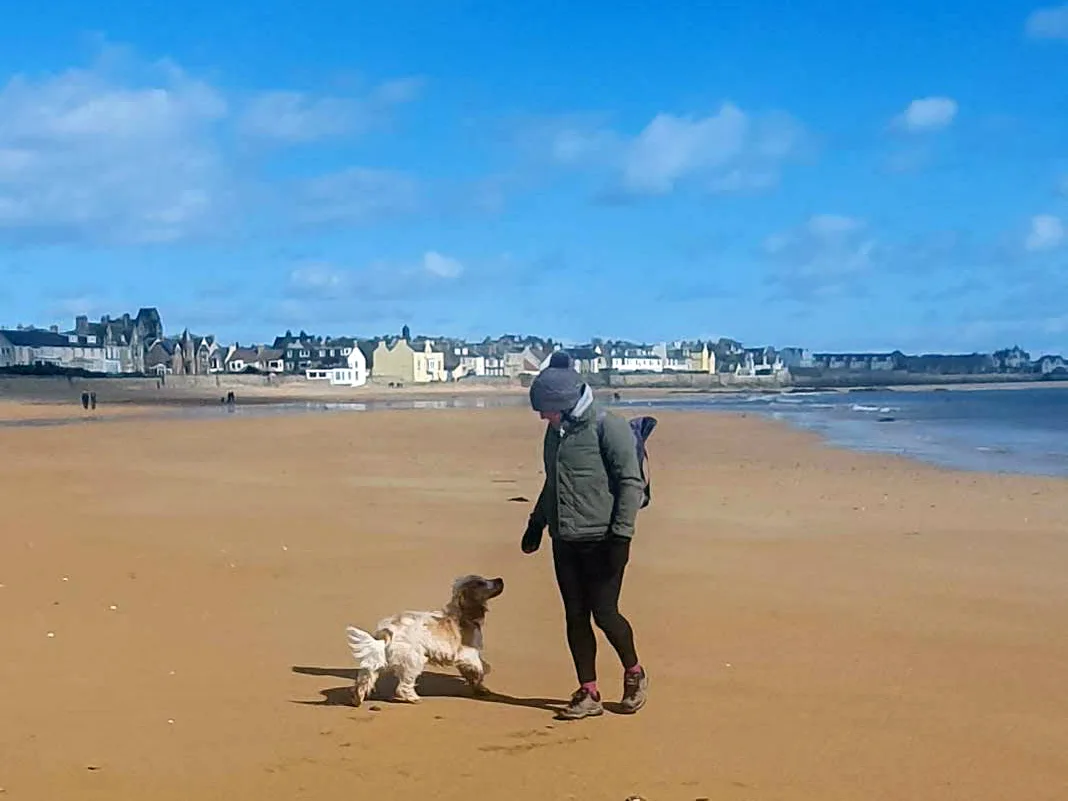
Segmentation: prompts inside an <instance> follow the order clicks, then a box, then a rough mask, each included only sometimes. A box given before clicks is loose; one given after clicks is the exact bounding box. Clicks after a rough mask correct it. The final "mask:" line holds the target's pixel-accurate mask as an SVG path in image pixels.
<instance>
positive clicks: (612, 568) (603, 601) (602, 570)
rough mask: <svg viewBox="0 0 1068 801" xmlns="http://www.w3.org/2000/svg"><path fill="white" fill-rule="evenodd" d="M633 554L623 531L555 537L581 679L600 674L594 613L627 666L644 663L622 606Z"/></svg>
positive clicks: (555, 559) (557, 564)
mask: <svg viewBox="0 0 1068 801" xmlns="http://www.w3.org/2000/svg"><path fill="white" fill-rule="evenodd" d="M629 558H630V540H629V539H626V538H622V537H613V538H610V539H607V540H597V541H594V542H567V541H561V540H554V541H553V566H554V568H555V570H556V583H557V584H558V585H559V587H560V595H561V597H562V598H563V600H564V614H565V615H566V618H567V644H568V647H569V648H570V649H571V657H572V659H574V660H575V672H576V673H577V674H578V680H579V683H580V684H586V683H588V682H593V681H596V680H597V638H596V637H595V636H594V633H593V626H591V625H590V616H591V615H592V616H593V620H594V622H595V623H596V624H597V627H598V628H599V629H601V631H603V632H604V633H605V636H606V637H607V638H608V642H610V643H611V644H612V647H613V648H615V650H616V653H617V654H619V661H620V662H622V663H623V668H624V669H625V670H626V669H629V668H632V667H634V666H635V665H637V664H638V655H637V653H635V650H634V632H633V631H632V630H631V627H630V623H629V622H628V621H627V619H626V618H625V617H623V615H622V614H620V612H619V606H618V604H619V591H620V590H621V589H622V586H623V571H624V569H625V568H626V566H627V560H628V559H629Z"/></svg>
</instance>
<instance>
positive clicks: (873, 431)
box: [0, 386, 1068, 480]
mask: <svg viewBox="0 0 1068 801" xmlns="http://www.w3.org/2000/svg"><path fill="white" fill-rule="evenodd" d="M1013 388H1014V389H1015V388H1016V387H1015V386H1014V387H1013ZM1064 388H1066V389H1068V387H1064ZM986 389H989V390H991V391H996V390H997V389H999V388H998V387H987V388H986ZM928 390H929V388H928V387H920V388H917V389H915V390H908V392H909V393H913V392H924V391H928ZM597 394H598V395H600V396H601V397H602V400H603V401H605V402H606V405H607V406H609V407H611V408H615V409H617V410H618V411H620V412H622V413H624V414H626V411H625V410H627V409H649V410H656V411H660V412H661V413H668V414H674V413H678V412H687V413H691V412H692V413H696V414H699V415H708V414H710V413H711V414H713V415H726V416H732V417H737V418H740V419H741V418H747V417H758V418H760V419H762V420H764V421H766V422H769V423H771V424H773V425H774V426H776V427H781V428H780V430H781V431H791V432H796V433H802V434H805V435H808V436H812V437H815V438H816V440H818V441H819V442H820V443H822V444H823V445H825V446H827V447H831V448H834V449H837V450H841V451H845V452H849V453H859V454H870V455H875V456H885V457H890V458H895V459H905V460H907V461H908V462H910V463H912V464H915V465H924V466H929V467H936V468H939V469H944V470H950V471H957V472H959V473H961V474H964V475H976V474H986V475H994V476H1005V475H1023V476H1033V477H1037V478H1049V479H1053V480H1062V479H1065V478H1068V474H1066V473H1065V471H1064V470H1063V468H1059V467H1058V468H1057V469H1052V468H1049V467H1044V468H1041V467H1039V466H1036V465H1035V464H1033V463H1032V464H1029V465H1028V464H1026V460H1024V459H1023V457H1022V456H1019V457H1018V458H1017V459H1016V461H1015V462H1014V461H1012V460H1011V459H1009V460H1008V461H1006V459H1005V457H1006V452H1004V451H998V450H997V449H994V448H988V447H983V446H976V447H975V448H974V450H975V451H976V453H971V456H970V458H968V453H969V452H967V451H958V452H957V454H956V456H955V457H954V456H953V454H952V453H949V452H948V451H942V452H939V451H938V450H937V449H935V450H931V449H930V448H928V449H926V450H924V449H922V448H919V447H908V446H903V445H901V443H900V442H894V441H893V440H892V439H891V440H887V439H885V437H882V438H881V436H882V434H883V433H884V431H883V429H882V428H881V427H882V426H883V425H884V423H885V419H882V418H878V417H875V418H860V419H858V420H856V421H853V422H854V425H855V426H867V429H866V430H867V431H868V432H869V433H868V435H867V436H858V435H856V434H855V433H854V435H853V436H852V437H849V436H845V437H843V436H842V432H841V431H840V430H838V431H835V430H833V428H828V427H824V426H822V425H819V424H816V425H813V424H811V423H810V422H806V421H805V420H803V419H801V418H799V417H796V416H795V417H788V416H784V414H783V413H782V411H781V410H780V411H773V410H769V409H766V408H763V407H761V406H754V407H752V408H749V407H733V408H732V407H726V408H717V407H716V406H715V405H713V404H714V403H715V401H712V397H713V396H715V397H718V398H722V399H724V401H725V402H726V403H730V402H731V401H730V399H731V398H732V397H734V396H738V395H739V393H730V394H724V393H704V392H697V393H695V392H681V393H680V392H663V391H655V390H645V391H640V392H639V391H631V392H628V393H626V394H625V395H624V396H623V397H622V399H621V400H619V401H618V402H616V401H615V400H614V399H613V398H612V396H611V395H609V394H608V393H606V392H605V391H603V390H601V391H599V392H598V393H597ZM798 394H805V395H816V394H818V395H834V396H839V397H842V398H849V397H856V396H857V395H864V394H865V393H854V392H848V391H841V390H836V391H833V392H820V393H779V392H775V393H751V392H750V393H741V396H742V397H752V396H754V395H760V396H769V398H774V397H780V396H781V397H783V398H784V399H785V398H789V396H790V395H794V396H796V395H798ZM606 395H607V396H608V397H605V396H606ZM702 398H708V399H709V401H710V403H709V405H708V406H697V407H689V408H687V407H681V408H680V407H677V406H675V405H674V404H675V403H678V402H682V403H686V402H688V401H689V402H696V403H700V402H701V399H702ZM140 400H141V399H136V398H125V399H120V400H112V401H110V402H109V403H107V404H106V405H101V406H99V407H98V408H97V409H96V410H94V411H85V410H82V409H81V407H80V405H79V406H78V407H77V408H72V407H71V406H70V404H69V403H59V402H56V401H55V400H54V399H53V400H44V401H12V400H0V429H3V428H26V427H56V426H68V425H79V424H83V425H84V424H92V423H119V422H123V421H133V420H138V421H146V422H147V421H167V420H170V421H174V420H187V421H190V422H210V421H218V420H223V419H228V418H231V419H236V418H244V419H250V418H263V417H269V416H275V417H278V418H286V417H299V416H306V415H321V414H327V413H330V412H341V413H344V412H349V413H353V412H364V413H366V412H384V411H423V410H453V411H474V410H486V409H494V408H523V407H524V406H525V402H526V390H518V391H511V392H508V391H502V390H501V389H497V390H495V391H493V392H490V393H479V392H447V391H437V392H425V391H423V392H420V391H417V390H414V389H413V390H409V391H403V390H392V391H388V390H387V391H386V392H371V393H367V394H366V395H363V396H362V397H359V398H358V399H357V398H353V397H348V396H345V397H340V398H330V397H323V396H317V397H307V396H300V395H297V394H288V395H284V396H279V395H278V394H276V393H269V394H268V393H258V394H255V395H252V396H250V397H242V398H241V400H240V401H239V402H238V403H237V405H236V406H235V407H234V408H233V409H230V408H228V407H227V406H225V405H224V404H220V403H219V402H218V401H217V400H210V399H206V398H203V397H200V396H196V395H192V394H190V393H186V392H180V393H168V394H167V395H161V396H156V397H154V398H153V399H152V402H139V401H140ZM792 408H798V407H792ZM41 412H43V413H41ZM812 419H815V420H816V421H817V423H819V422H820V421H819V420H818V418H816V417H815V416H814V417H813V418H812ZM889 419H893V418H889ZM984 459H985V460H986V464H985V466H984V464H983V461H984ZM998 459H1001V460H1002V462H1001V464H998Z"/></svg>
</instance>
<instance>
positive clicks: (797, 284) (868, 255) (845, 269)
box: [763, 214, 877, 297]
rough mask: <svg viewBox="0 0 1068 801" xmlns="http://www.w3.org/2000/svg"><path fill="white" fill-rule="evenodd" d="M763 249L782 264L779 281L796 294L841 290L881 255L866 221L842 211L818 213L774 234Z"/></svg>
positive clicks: (777, 279) (787, 289)
mask: <svg viewBox="0 0 1068 801" xmlns="http://www.w3.org/2000/svg"><path fill="white" fill-rule="evenodd" d="M763 250H764V254H765V255H766V256H767V257H768V258H770V259H771V260H772V261H773V262H774V263H776V264H777V265H778V270H777V272H776V273H775V275H774V279H775V282H776V283H777V284H779V285H781V286H782V288H783V289H784V290H785V291H786V292H787V293H788V294H789V295H791V296H793V297H804V296H814V295H827V294H832V293H835V292H840V291H842V290H843V289H846V288H847V287H848V286H849V285H850V284H851V282H853V281H854V280H855V279H856V278H858V277H859V276H861V275H863V274H865V273H867V272H868V271H869V270H870V269H871V268H872V267H873V266H874V263H875V257H876V255H877V245H876V241H875V239H874V237H872V236H871V235H870V234H869V233H868V230H867V225H866V223H864V222H863V221H862V220H858V219H856V218H854V217H847V216H844V215H840V214H817V215H814V216H812V217H810V218H809V219H808V220H807V221H806V222H805V223H804V224H802V225H800V226H798V227H797V228H794V229H791V230H788V231H783V232H780V233H777V234H773V235H772V236H770V237H768V238H767V239H766V240H765V241H764V246H763Z"/></svg>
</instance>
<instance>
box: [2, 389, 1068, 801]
mask: <svg viewBox="0 0 1068 801" xmlns="http://www.w3.org/2000/svg"><path fill="white" fill-rule="evenodd" d="M77 412H78V413H81V410H80V409H78V410H77ZM658 416H659V417H660V420H661V424H660V426H659V427H658V428H657V430H656V432H655V433H654V435H653V440H652V441H651V442H650V449H651V454H652V459H653V460H654V465H653V467H654V470H655V472H654V481H655V484H654V488H653V489H654V498H653V504H652V506H650V507H649V508H648V509H647V510H645V511H643V512H642V513H641V517H640V519H639V527H638V528H639V530H638V535H637V539H636V541H635V545H634V550H633V561H632V566H631V568H630V572H629V574H628V577H627V580H626V582H625V586H624V594H623V609H624V611H625V612H626V613H627V614H628V616H629V617H630V618H631V620H632V622H633V623H634V626H635V630H636V634H637V643H638V648H639V652H640V654H641V656H642V659H643V662H644V663H645V664H646V665H647V666H648V670H649V673H650V677H651V688H650V702H649V705H648V706H647V707H646V708H645V709H644V710H642V712H641V713H640V714H638V715H637V716H634V717H624V716H621V715H615V714H607V715H605V716H604V717H602V718H600V719H596V720H587V721H581V722H577V723H560V722H555V721H554V720H553V719H552V712H551V707H552V705H553V704H558V703H560V702H562V701H563V700H564V699H566V697H567V696H568V695H569V693H570V691H571V690H572V689H573V682H574V678H573V675H572V668H571V664H570V660H569V657H568V653H567V649H566V646H565V643H564V635H563V620H562V612H561V608H560V602H559V598H558V596H557V594H556V588H555V585H554V584H553V580H552V570H551V564H550V559H549V554H548V552H547V549H543V550H542V551H541V552H539V553H538V554H536V555H534V556H529V557H528V556H524V555H522V554H521V553H520V551H519V547H518V543H519V537H520V535H521V533H522V530H523V526H524V523H525V520H526V515H527V513H528V511H529V503H526V502H514V501H510V500H509V499H510V498H514V497H517V496H523V497H526V498H528V499H532V498H533V497H535V495H536V493H537V491H538V488H539V484H540V475H539V469H540V465H539V463H538V459H539V454H540V436H541V428H540V424H539V423H538V421H537V420H536V419H535V418H534V416H533V415H531V414H530V413H529V412H525V411H523V410H520V409H498V410H484V411H414V412H407V411H391V412H374V413H344V412H337V413H330V414H318V415H304V416H288V417H275V416H272V417H261V418H253V417H245V416H241V415H237V416H233V417H229V418H223V419H219V420H211V421H189V420H185V421H183V420H166V421H158V420H153V421H148V420H137V419H133V418H131V419H129V420H124V421H117V422H109V423H106V424H101V425H75V426H62V427H47V428H14V427H4V428H0V453H2V454H3V459H2V461H0V497H2V499H3V521H4V522H3V535H2V538H0V585H2V586H0V632H2V634H3V640H2V643H3V658H2V659H0V788H3V790H4V793H3V797H4V798H10V799H41V800H42V801H45V800H47V801H57V800H58V799H79V800H80V801H82V800H84V801H90V800H91V799H100V800H101V801H103V799H107V801H135V799H136V801H144V799H153V800H154V799H175V801H178V799H181V801H190V800H191V799H197V801H202V800H203V801H206V800H207V799H226V800H227V801H234V799H257V801H273V799H278V800H279V801H282V800H283V799H284V801H291V800H292V799H299V798H307V799H316V800H317V801H332V799H338V800H339V801H340V800H341V799H344V801H353V800H354V799H375V798H377V799H390V800H391V801H407V800H408V799H413V800H414V799H441V801H447V800H448V799H471V798H482V799H497V798H500V799H502V800H504V799H538V800H539V801H542V800H543V799H553V800H554V801H555V799H568V798H575V799H582V801H601V800H602V799H603V800H604V801H622V799H624V798H626V797H627V796H629V795H632V794H639V795H641V796H643V797H644V798H647V799H649V800H650V801H669V800H673V799H678V800H679V801H689V800H691V799H695V798H710V799H785V800H792V799H806V800H810V801H833V800H834V799H841V800H842V801H847V800H848V801H880V800H881V799H902V801H905V799H908V801H916V800H917V799H922V800H923V801H934V800H935V799H960V801H986V800H987V799H990V800H993V799H998V801H1002V800H1003V799H1020V800H1021V801H1024V799H1026V801H1039V799H1051V800H1052V799H1063V798H1065V797H1066V795H1065V793H1066V792H1068V791H1066V788H1068V724H1066V721H1068V693H1066V692H1065V689H1064V679H1065V674H1066V669H1068V637H1065V636H1064V632H1065V631H1068V581H1066V580H1065V576H1066V575H1068V482H1065V481H1062V480H1053V479H1050V480H1045V479H1033V478H1020V477H995V476H984V475H972V474H963V473H954V472H950V471H943V470H938V469H935V468H930V467H925V466H921V465H918V464H915V463H912V462H908V461H904V460H898V459H892V458H884V457H877V456H869V455H859V454H851V453H846V452H843V451H837V450H833V449H830V448H826V447H823V446H822V445H820V444H819V443H818V442H817V441H816V440H815V439H813V438H812V437H809V436H807V435H802V434H799V433H795V432H790V431H787V430H785V429H782V428H780V427H778V426H775V425H772V424H769V423H765V422H762V421H758V420H755V419H752V418H740V417H734V416H728V415H713V414H710V413H696V412H694V413H663V414H659V415H658ZM469 571H475V572H482V573H484V574H487V575H501V576H503V577H504V578H505V580H506V582H507V587H506V590H505V593H504V595H503V596H502V597H501V598H500V599H498V600H497V601H496V602H495V603H494V605H493V607H492V609H491V612H490V617H489V621H488V630H487V658H488V659H489V661H490V662H491V663H492V664H493V668H494V672H493V674H492V675H491V676H490V680H489V686H490V688H491V689H492V690H494V691H495V692H496V693H498V694H499V695H498V696H496V697H495V698H492V699H490V700H487V701H480V700H473V699H471V698H469V697H467V693H466V691H465V689H464V687H463V685H462V683H460V682H459V681H458V680H456V679H455V678H454V677H451V676H445V677H442V676H434V675H430V676H427V677H426V681H425V682H424V683H423V685H422V686H421V692H422V693H423V694H424V695H425V696H426V698H425V700H424V702H423V703H422V704H421V705H418V706H403V705H394V704H389V703H381V704H380V705H379V706H380V709H379V711H372V710H371V709H369V708H363V709H359V710H357V709H354V708H352V707H350V706H346V705H345V704H346V703H347V701H348V690H349V687H350V686H351V667H352V666H351V664H350V662H351V659H350V657H349V655H348V652H347V649H346V646H345V637H344V627H345V625H346V624H348V623H356V624H368V625H369V624H373V623H374V621H375V620H377V619H378V618H379V617H380V616H382V615H385V614H389V613H392V612H394V611H397V610H398V609H401V608H406V607H407V608H427V607H435V606H438V605H439V604H440V603H442V602H443V601H444V600H445V596H446V594H447V592H448V588H449V584H450V582H451V580H452V578H453V577H454V576H455V575H458V574H460V573H466V572H469ZM600 643H601V650H600V654H599V661H600V666H601V672H602V676H601V682H602V688H603V690H604V692H605V693H606V695H607V696H608V697H609V699H610V700H611V699H614V698H615V697H617V695H618V693H619V684H620V677H619V673H618V665H617V664H616V663H615V662H614V655H613V654H612V653H611V651H610V650H609V649H608V648H607V646H606V645H605V644H604V640H603V639H601V640H600Z"/></svg>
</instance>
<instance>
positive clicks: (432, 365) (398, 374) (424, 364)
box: [371, 339, 446, 384]
mask: <svg viewBox="0 0 1068 801" xmlns="http://www.w3.org/2000/svg"><path fill="white" fill-rule="evenodd" d="M371 374H372V375H373V376H374V377H375V378H378V379H383V380H387V381H399V382H400V383H407V384H427V383H430V382H431V381H444V380H445V379H446V373H445V354H444V353H441V352H439V351H435V350H434V348H433V346H432V344H431V342H430V340H427V341H426V342H425V343H424V344H423V347H422V349H421V350H415V349H414V348H412V346H411V345H409V344H408V340H406V339H398V340H397V341H396V342H395V343H393V345H392V346H390V345H389V344H387V343H386V341H385V340H382V341H380V342H379V343H378V345H377V346H376V347H375V350H374V354H373V356H372V367H371Z"/></svg>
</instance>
